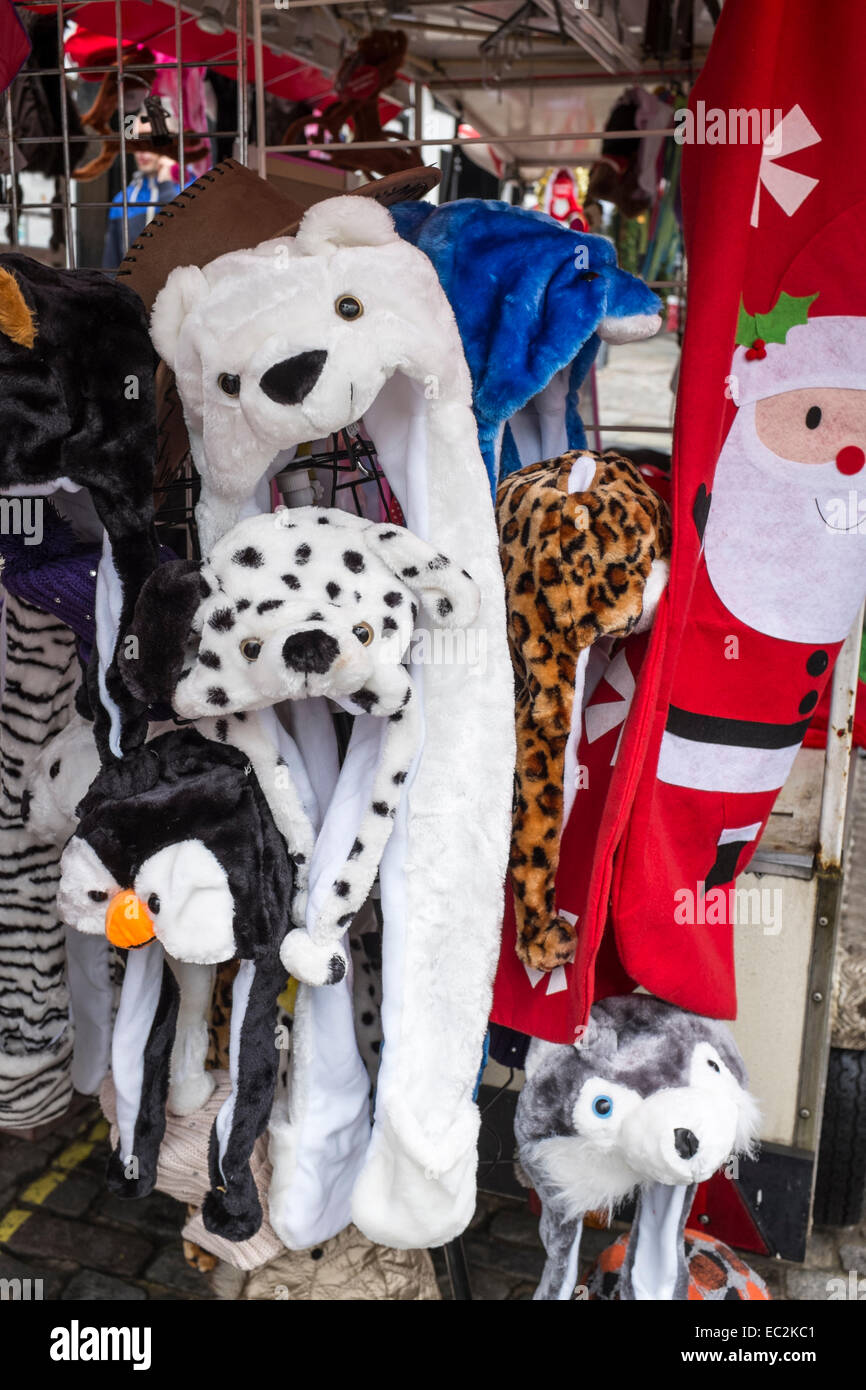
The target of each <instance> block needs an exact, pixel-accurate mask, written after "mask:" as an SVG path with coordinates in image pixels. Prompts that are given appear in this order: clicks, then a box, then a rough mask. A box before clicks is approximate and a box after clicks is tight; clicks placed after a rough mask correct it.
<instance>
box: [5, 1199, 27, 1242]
mask: <svg viewBox="0 0 866 1390" xmlns="http://www.w3.org/2000/svg"><path fill="white" fill-rule="evenodd" d="M32 1215H33V1213H32V1211H21V1210H20V1209H19V1208H18V1207H13V1208H12V1210H11V1211H9V1212H7V1213H6V1215H5V1216H4V1217H3V1220H2V1221H0V1241H4V1240H11V1239H12V1237H13V1236H14V1234H15V1232H16V1231H17V1230H18V1227H19V1226H23V1225H24V1222H25V1221H26V1220H27V1218H28V1216H32Z"/></svg>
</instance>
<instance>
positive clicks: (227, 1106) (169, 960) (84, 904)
mask: <svg viewBox="0 0 866 1390" xmlns="http://www.w3.org/2000/svg"><path fill="white" fill-rule="evenodd" d="M80 814H81V821H80V824H79V826H78V829H77V831H76V833H75V835H74V836H73V838H72V839H71V840H70V841H69V843H68V844H67V846H66V849H65V850H64V852H63V857H62V861H61V875H62V876H61V883H60V889H59V892H58V906H59V908H60V911H61V913H62V915H63V917H64V920H65V921H66V922H67V923H69V925H70V926H72V927H74V928H76V929H77V930H78V931H81V932H86V933H90V934H93V935H101V934H102V933H105V934H106V935H107V936H108V938H109V940H110V941H111V942H112V943H113V944H114V945H115V946H118V947H120V948H123V949H127V950H128V956H127V962H126V973H125V976H124V981H123V989H122V992H121V999H120V1007H119V1009H118V1014H117V1019H116V1022H115V1027H114V1035H113V1039H112V1072H113V1077H114V1084H115V1088H116V1092H117V1119H118V1126H119V1131H120V1138H119V1142H118V1145H117V1148H116V1149H115V1150H114V1152H113V1154H112V1156H111V1159H110V1162H109V1170H108V1181H109V1186H110V1187H111V1189H112V1191H114V1192H115V1193H116V1194H117V1195H118V1196H121V1197H141V1196H146V1195H147V1193H148V1192H150V1191H151V1190H152V1189H153V1186H154V1183H155V1181H156V1168H157V1159H158V1156H159V1146H160V1143H161V1140H162V1136H163V1133H164V1130H165V1106H166V1101H167V1098H168V1088H169V1079H170V1063H171V1060H172V1048H173V1044H174V1042H175V1034H176V1029H177V1020H178V1011H179V1007H180V1008H182V1007H183V994H184V992H192V993H193V994H195V995H199V994H201V993H203V992H204V993H207V984H208V982H211V983H212V974H211V967H212V966H213V965H215V964H216V963H218V962H220V961H226V960H232V959H233V958H234V957H235V956H240V959H241V965H240V970H239V972H238V975H237V977H236V979H235V983H234V988H233V997H232V1036H231V1048H230V1073H231V1079H232V1090H231V1094H230V1096H229V1097H228V1099H227V1100H226V1101H225V1103H224V1105H223V1106H222V1108H221V1110H220V1112H219V1114H218V1116H217V1118H216V1121H215V1123H214V1128H213V1131H212V1133H211V1144H210V1177H211V1190H210V1192H209V1194H208V1196H207V1198H206V1199H205V1202H204V1207H203V1217H204V1221H205V1224H206V1225H207V1227H208V1229H209V1230H212V1231H214V1232H216V1233H217V1234H219V1235H223V1236H225V1237H227V1238H228V1239H230V1240H245V1239H247V1238H248V1237H249V1236H251V1235H253V1234H254V1233H255V1231H256V1230H258V1227H259V1225H260V1223H261V1216H262V1213H261V1205H260V1202H259V1199H258V1194H257V1191H256V1186H255V1183H254V1181H253V1179H252V1175H251V1173H250V1168H249V1158H250V1154H251V1152H252V1148H253V1145H254V1143H255V1141H256V1139H257V1138H258V1136H259V1135H260V1134H261V1133H262V1132H263V1130H264V1128H265V1126H266V1124H267V1121H268V1116H269V1113H270V1109H271V1104H272V1101H273V1094H274V1085H275V1082H276V1073H277V1062H278V1059H279V1056H278V1051H277V1049H276V1047H275V1045H274V1026H275V1022H276V1000H277V995H278V994H279V993H280V991H281V990H282V988H283V987H284V985H285V981H286V972H285V969H284V967H283V965H282V963H281V961H280V956H279V948H280V944H281V942H282V939H283V937H284V935H285V933H286V930H287V928H288V925H289V921H290V907H291V901H292V895H293V890H294V883H293V870H292V865H291V862H290V860H289V858H288V855H287V852H286V847H285V843H284V841H283V838H282V836H281V835H280V834H279V832H278V830H277V828H276V826H275V824H274V821H273V817H272V815H271V812H270V810H269V808H268V805H267V802H266V800H265V797H264V795H263V793H262V790H261V788H260V785H259V782H258V779H257V777H256V774H255V772H254V770H253V768H252V766H251V764H250V762H248V760H247V757H246V755H245V754H244V753H242V752H240V750H239V749H237V748H234V747H230V746H228V745H225V744H220V743H217V742H214V741H211V740H210V739H207V738H205V737H203V736H202V734H200V733H199V732H198V731H196V730H193V729H183V730H174V731H172V732H169V733H166V734H162V735H160V736H159V737H157V738H155V739H154V740H153V741H152V742H151V743H149V744H148V745H147V746H146V747H143V748H140V749H138V750H136V751H135V752H132V753H129V754H128V755H127V757H126V758H125V759H124V760H123V762H122V763H121V764H119V765H118V766H116V767H108V768H105V769H103V771H102V772H101V773H100V775H99V777H97V779H96V781H95V782H94V783H93V785H92V787H91V789H90V791H89V792H88V794H87V796H86V797H85V799H84V801H83V802H82V804H81V807H80ZM202 972H204V973H203V974H202ZM178 976H179V977H180V980H181V986H180V988H179V986H178V979H177V977H178ZM203 982H204V990H203V989H202V983H203ZM206 1002H207V1001H206V999H204V1000H202V999H197V1002H196V1006H195V1007H194V1008H193V1009H192V1010H191V1011H190V1012H191V1014H192V1024H193V1026H192V1029H191V1032H190V1034H189V1038H188V1041H189V1044H190V1046H191V1047H192V1049H193V1051H194V1052H195V1053H196V1056H195V1057H194V1058H193V1059H192V1061H191V1062H190V1063H189V1071H190V1073H191V1072H192V1071H193V1070H194V1068H195V1066H196V1064H197V1065H198V1067H199V1068H201V1066H202V1065H203V1060H204V1056H203V1054H204V1052H205V1051H206V1047H207V1043H206V1030H205V1029H204V1025H203V1023H202V1022H201V1019H202V1014H203V1007H202V1005H206ZM196 1025H197V1026H196ZM196 1033H197V1036H196ZM202 1043H203V1044H204V1045H203V1046H202V1045H201V1044H202ZM175 1055H176V1056H177V1054H175ZM181 1060H182V1061H183V1060H184V1059H181ZM186 1060H187V1061H189V1059H186ZM174 1079H175V1081H177V1080H178V1079H179V1078H177V1077H175V1078H174ZM184 1080H185V1081H186V1082H187V1083H189V1082H190V1081H191V1076H190V1075H187V1076H186V1077H184ZM209 1089H210V1087H209V1085H207V1084H206V1083H203V1084H202V1085H201V1087H200V1094H198V1095H196V1094H193V1093H192V1092H194V1090H195V1087H194V1086H193V1087H192V1088H190V1087H189V1085H188V1086H187V1091H188V1097H187V1098H188V1099H189V1101H190V1108H195V1106H196V1105H197V1104H201V1103H203V1101H204V1100H205V1099H206V1098H207V1094H208V1093H209Z"/></svg>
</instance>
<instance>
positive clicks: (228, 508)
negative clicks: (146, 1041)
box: [152, 197, 514, 1248]
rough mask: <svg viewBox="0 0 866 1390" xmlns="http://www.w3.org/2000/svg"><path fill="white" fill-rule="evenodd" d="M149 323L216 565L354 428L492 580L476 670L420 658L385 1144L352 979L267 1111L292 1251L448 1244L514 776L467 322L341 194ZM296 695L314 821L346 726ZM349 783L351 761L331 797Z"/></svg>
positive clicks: (390, 990) (326, 843)
mask: <svg viewBox="0 0 866 1390" xmlns="http://www.w3.org/2000/svg"><path fill="white" fill-rule="evenodd" d="M152 334H153V339H154V342H155V344H156V347H157V349H158V351H159V352H160V354H161V355H162V357H163V358H164V359H165V361H166V363H167V365H168V366H169V367H170V368H172V369H173V371H174V372H175V375H176V379H177V387H178V392H179V395H180V398H181V401H182V403H183V408H184V415H185V418H186V424H187V429H188V432H189V437H190V444H191V448H192V453H193V458H194V461H195V465H196V468H197V469H198V472H199V473H200V475H201V479H202V492H201V500H200V502H199V506H198V509H197V519H198V524H199V532H200V535H201V539H202V549H203V553H204V554H205V555H207V554H208V552H209V551H210V550H211V548H212V547H213V545H214V544H215V543H216V542H217V541H218V540H219V538H220V537H221V536H222V535H224V534H225V532H226V531H227V530H228V529H229V528H230V527H231V526H232V525H233V524H234V523H235V522H237V521H238V520H239V519H241V518H242V517H244V516H250V515H254V514H255V513H257V512H261V511H265V510H268V496H267V487H266V486H265V484H266V483H267V480H268V478H269V477H270V476H272V474H273V473H274V472H275V471H276V469H277V468H279V467H280V466H281V465H284V462H285V457H286V453H285V451H287V450H291V449H293V448H295V447H297V446H298V445H300V444H304V443H307V442H310V441H313V440H316V439H319V438H321V437H322V436H325V435H328V434H330V433H332V432H334V431H337V430H340V429H343V428H345V427H346V426H347V425H350V424H352V423H353V422H355V421H357V420H359V419H360V418H361V417H363V420H364V425H365V430H366V432H367V433H368V434H369V435H370V436H371V437H372V439H373V441H374V442H375V445H376V449H377V453H378V458H379V462H380V465H381V467H382V468H383V471H384V473H385V475H386V477H387V480H388V483H389V484H390V487H391V489H392V491H393V492H394V494H395V496H396V497H397V499H398V501H399V503H400V506H401V508H402V512H403V516H404V518H405V523H406V526H407V527H408V528H409V530H410V531H412V532H414V533H415V535H416V536H418V537H419V538H421V539H422V540H424V541H427V542H429V544H431V545H432V546H434V547H436V548H438V549H441V550H442V551H443V552H444V553H445V554H446V555H448V556H449V557H450V558H451V560H452V561H453V562H454V563H455V564H456V565H458V566H460V567H464V568H466V569H467V570H469V571H470V572H471V574H472V577H473V579H474V580H475V582H476V584H477V585H478V588H479V590H480V594H481V606H480V612H479V617H478V619H477V625H476V626H477V629H478V633H479V636H480V637H483V642H482V643H480V646H481V647H482V648H483V655H484V660H483V661H476V662H475V663H474V664H469V663H468V662H466V661H463V662H453V663H445V662H441V661H440V662H437V661H435V660H433V661H432V662H430V663H421V662H418V661H415V660H413V662H412V664H411V666H410V672H411V677H412V680H413V683H414V685H415V687H416V689H417V690H418V692H419V695H420V703H421V713H422V720H423V728H424V734H423V744H422V748H421V751H420V753H419V755H418V756H417V757H416V759H415V761H414V763H413V766H412V769H411V771H410V774H409V777H408V779H407V783H406V786H405V788H404V795H403V797H402V799H401V803H400V809H399V812H398V815H397V818H396V822H395V825H394V829H393V832H392V834H391V837H390V840H389V843H388V847H387V849H386V851H385V854H384V856H383V859H382V864H381V869H380V888H381V902H382V912H383V917H384V937H383V939H384V943H385V945H384V952H385V956H384V967H383V969H384V980H385V988H384V996H385V997H384V1001H383V1010H382V1024H383V1032H384V1038H385V1045H384V1049H383V1054H382V1067H381V1071H380V1074H379V1081H378V1088H377V1095H376V1106H375V1117H374V1123H373V1130H372V1135H371V1134H370V1130H369V1121H368V1104H367V1090H368V1081H367V1077H366V1073H365V1071H364V1068H363V1066H362V1064H361V1062H360V1058H359V1056H358V1052H357V1047H356V1044H355V1041H354V1034H353V1029H352V1018H351V995H350V990H349V984H348V980H347V979H344V981H342V982H339V983H337V984H334V985H333V986H327V987H326V986H323V987H321V988H318V989H313V988H307V987H303V986H302V987H301V990H300V993H299V999H298V1004H297V1008H296V1018H295V1043H294V1061H293V1068H294V1072H293V1078H292V1086H291V1099H290V1102H289V1113H288V1116H287V1117H283V1118H280V1117H279V1116H278V1115H277V1114H276V1113H275V1116H274V1119H273V1121H272V1140H271V1156H272V1160H273V1163H274V1178H273V1183H272V1188H271V1196H270V1215H271V1221H272V1223H273V1225H274V1227H275V1229H276V1230H277V1232H278V1233H279V1235H280V1237H281V1239H283V1240H284V1241H285V1243H286V1244H287V1245H289V1246H293V1247H295V1248H303V1247H305V1246H308V1245H310V1244H314V1243H315V1242H316V1241H319V1240H322V1239H325V1238H327V1237H328V1236H331V1235H333V1234H334V1233H335V1232H336V1231H338V1230H340V1229H341V1228H342V1227H343V1226H345V1225H346V1224H347V1223H348V1222H349V1221H350V1220H353V1221H354V1222H355V1223H356V1224H357V1225H358V1226H359V1227H360V1228H361V1230H363V1231H364V1233H365V1234H366V1235H367V1236H368V1237H370V1239H372V1240H375V1241H378V1242H381V1243H382V1244H384V1245H390V1246H395V1247H413V1246H428V1245H438V1244H441V1243H443V1242H445V1241H448V1240H450V1239H452V1238H453V1237H455V1236H456V1235H458V1234H459V1233H460V1232H461V1231H462V1230H463V1229H464V1228H465V1227H466V1225H467V1224H468V1222H469V1220H470V1218H471V1215H472V1212H473V1209H474V1202H475V1170H476V1166H477V1155H476V1141H477V1135H478V1129H479V1116H478V1110H477V1107H476V1106H475V1104H474V1101H473V1091H474V1086H475V1082H476V1078H477V1074H478V1069H479V1065H480V1061H481V1052H482V1044H483V1038H484V1033H485V1028H486V1023H487V1017H488V1012H489V1007H490V998H491V988H492V981H493V975H494V971H495V965H496V959H497V952H498V944H499V937H500V925H501V920H502V902H503V884H504V876H505V870H506V864H507V856H508V843H509V834H510V809H511V794H512V780H513V768H514V715H513V678H512V671H511V663H510V659H509V655H508V648H507V642H506V627H505V606H504V596H503V583H502V573H501V569H500V564H499V557H498V551H497V539H496V528H495V524H494V518H493V509H492V504H491V500H490V490H489V484H488V481H487V474H486V471H485V468H484V465H483V462H482V459H481V454H480V451H479V446H478V437H477V431H476V425H475V420H474V417H473V414H472V410H471V384H470V378H469V372H468V368H467V366H466V361H465V358H464V356H463V349H462V345H461V341H460V336H459V333H458V330H457V325H456V323H455V320H454V315H453V313H452V311H451V308H450V305H449V304H448V301H447V299H446V297H445V295H444V293H443V291H442V289H441V287H440V284H439V280H438V278H437V276H436V273H435V271H434V269H433V267H432V265H431V263H430V261H429V260H428V259H427V257H426V256H425V255H424V254H423V253H422V252H420V251H418V250H417V249H416V248H415V247H413V246H411V245H410V244H409V243H407V242H405V241H403V240H402V239H401V238H400V237H399V236H398V235H397V232H396V230H395V228H394V225H393V222H392V219H391V217H390V215H389V214H388V212H387V211H386V210H385V209H384V208H383V207H380V206H379V205H378V204H377V203H375V202H373V201H370V200H364V199H357V198H351V197H339V198H332V199H327V200H325V201H324V202H321V203H319V204H317V205H316V206H315V207H313V208H311V209H310V210H309V211H308V212H307V213H306V215H305V217H304V219H303V221H302V223H301V226H300V229H299V231H298V233H297V236H295V237H279V238H277V239H276V240H272V241H267V242H264V243H263V244H262V245H260V246H257V247H254V248H253V249H251V250H249V251H237V252H232V253H230V254H228V255H225V256H221V257H219V258H218V259H217V260H214V261H212V262H211V263H210V264H207V265H205V266H204V267H203V268H201V269H200V268H198V267H197V266H186V267H179V268H178V269H176V270H174V271H173V272H172V274H171V275H170V276H169V278H168V280H167V281H166V284H165V286H164V288H163V289H162V291H161V292H160V294H159V295H158V297H157V299H156V302H155V305H154V311H153V318H152ZM280 456H282V457H280ZM419 622H420V623H421V624H422V625H423V623H424V619H423V616H422V617H421V618H420V619H419ZM431 645H432V644H431ZM434 650H435V648H434ZM301 703H302V707H306V711H307V712H306V714H305V716H304V717H305V720H306V723H305V727H304V733H303V735H301V734H299V735H298V737H299V744H300V752H301V755H302V756H303V757H304V759H305V762H306V764H307V771H308V773H309V777H310V781H311V783H312V785H313V788H314V790H315V791H316V792H317V794H318V801H319V808H320V810H319V819H320V822H321V818H322V813H323V812H324V810H325V808H326V807H328V803H329V802H330V799H331V793H332V791H333V787H334V784H335V781H336V758H335V757H332V756H331V755H329V754H328V753H327V751H323V750H325V743H326V740H327V739H328V738H331V739H332V738H333V731H332V729H331V725H330V718H329V716H328V714H327V710H326V709H325V708H324V707H323V708H322V710H321V712H320V713H321V716H322V717H321V718H320V719H319V722H318V726H317V728H316V730H315V731H312V730H311V727H310V720H309V707H310V706H313V705H315V704H316V701H303V702H301ZM378 722H379V723H381V721H378ZM376 723H377V721H376V720H375V717H374V716H370V715H365V714H358V715H357V717H356V719H355V725H354V731H353V735H352V740H351V743H350V746H349V750H348V753H347V758H346V763H347V764H349V765H350V767H354V768H355V769H357V776H358V779H359V787H360V784H361V783H362V782H363V776H364V767H365V763H366V761H367V760H368V753H369V748H370V747H371V745H372V744H375V743H377V742H378V738H379V731H378V730H377V729H376V728H375V725H376ZM293 730H294V731H296V732H297V726H295V725H293ZM274 737H275V739H279V738H281V737H284V735H283V734H281V733H280V732H278V731H277V732H275V733H274ZM346 775H347V768H346V766H345V765H344V768H343V772H342V774H341V776H340V787H341V795H342V794H343V791H344V789H345V787H346ZM361 794H362V792H361V791H360V790H359V792H358V795H361ZM338 821H339V818H338V817H336V816H335V815H334V814H333V807H331V809H330V811H329V814H328V816H327V818H326V819H325V821H324V824H322V825H321V829H320V830H319V834H318V838H317V842H316V848H315V852H314V858H313V866H312V870H311V877H313V878H315V877H317V876H320V877H321V878H322V880H325V879H326V878H327V876H328V867H329V864H330V862H331V861H333V863H334V864H337V863H338V862H340V859H341V856H342V854H343V850H344V846H343V845H342V842H341V835H340V830H339V824H337V823H336V822H338Z"/></svg>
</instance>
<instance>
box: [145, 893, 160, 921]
mask: <svg viewBox="0 0 866 1390" xmlns="http://www.w3.org/2000/svg"><path fill="white" fill-rule="evenodd" d="M147 905H148V907H149V908H150V910H151V912H152V913H153V915H154V917H155V916H156V915H157V913H158V912H159V909H160V906H161V903H160V901H159V898H158V897H157V895H156V893H151V895H150V897H149V898H148V900H147Z"/></svg>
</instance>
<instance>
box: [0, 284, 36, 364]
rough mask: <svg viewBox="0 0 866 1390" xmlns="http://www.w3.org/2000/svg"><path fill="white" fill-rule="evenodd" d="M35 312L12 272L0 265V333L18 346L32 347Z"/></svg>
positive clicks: (34, 330) (34, 334)
mask: <svg viewBox="0 0 866 1390" xmlns="http://www.w3.org/2000/svg"><path fill="white" fill-rule="evenodd" d="M36 331H37V325H36V314H35V312H34V310H33V309H31V308H30V305H29V304H28V303H27V300H26V299H25V298H24V294H23V292H22V290H21V286H20V285H19V283H18V281H17V280H16V278H15V276H14V275H13V274H12V272H11V270H6V269H5V267H2V266H0V333H5V335H6V337H7V338H9V339H11V341H12V342H13V343H17V344H18V346H19V347H24V348H32V347H33V344H34V343H35V342H36Z"/></svg>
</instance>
